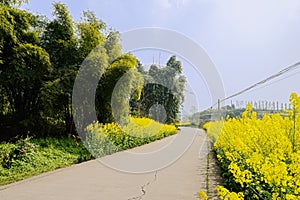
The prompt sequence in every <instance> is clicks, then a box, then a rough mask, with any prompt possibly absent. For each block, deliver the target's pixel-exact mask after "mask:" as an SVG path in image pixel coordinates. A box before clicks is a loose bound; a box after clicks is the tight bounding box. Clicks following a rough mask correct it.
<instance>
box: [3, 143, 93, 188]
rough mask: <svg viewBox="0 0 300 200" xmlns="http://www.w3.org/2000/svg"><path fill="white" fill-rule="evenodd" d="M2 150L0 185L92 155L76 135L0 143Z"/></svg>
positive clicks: (80, 160)
mask: <svg viewBox="0 0 300 200" xmlns="http://www.w3.org/2000/svg"><path fill="white" fill-rule="evenodd" d="M0 151H1V154H0V185H4V184H8V183H11V182H15V181H18V180H22V179H24V178H27V177H30V176H33V175H37V174H40V173H43V172H46V171H50V170H54V169H57V168H61V167H66V166H69V165H72V164H74V163H79V162H83V161H86V160H89V159H91V158H92V157H91V155H90V153H89V152H88V151H87V150H86V149H85V148H84V146H83V145H82V143H81V142H79V141H78V140H77V139H75V138H43V139H30V138H25V139H20V140H18V141H17V142H15V143H1V144H0Z"/></svg>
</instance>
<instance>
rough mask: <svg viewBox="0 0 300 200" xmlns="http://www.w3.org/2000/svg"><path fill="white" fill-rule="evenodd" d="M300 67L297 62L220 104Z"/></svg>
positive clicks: (299, 63)
mask: <svg viewBox="0 0 300 200" xmlns="http://www.w3.org/2000/svg"><path fill="white" fill-rule="evenodd" d="M299 66H300V62H297V63H295V64H293V65H290V66H288V67H286V68H284V69H283V70H281V71H279V72H277V73H276V74H274V75H272V76H270V77H268V78H266V79H264V80H262V81H259V82H257V83H255V84H253V85H251V86H249V87H247V88H245V89H243V90H241V91H239V92H236V93H234V94H232V95H230V96H228V97H226V98H224V99H221V100H220V102H223V101H225V100H228V99H231V98H233V97H236V96H239V95H241V94H243V93H245V92H247V91H249V90H252V89H253V88H255V87H258V86H260V85H263V84H265V83H267V82H269V81H271V80H272V79H275V78H277V77H279V76H281V75H283V74H285V73H287V72H290V71H292V70H294V69H296V68H298V67H299ZM216 104H218V103H216ZM216 104H214V105H213V106H215V105H216ZM213 106H212V107H213Z"/></svg>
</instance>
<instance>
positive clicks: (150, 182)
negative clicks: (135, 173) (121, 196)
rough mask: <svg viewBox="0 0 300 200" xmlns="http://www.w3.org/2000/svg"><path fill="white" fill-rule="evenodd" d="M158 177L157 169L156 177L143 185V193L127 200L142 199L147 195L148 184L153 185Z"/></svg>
mask: <svg viewBox="0 0 300 200" xmlns="http://www.w3.org/2000/svg"><path fill="white" fill-rule="evenodd" d="M156 179H157V171H155V174H154V179H153V180H151V181H148V182H147V183H146V184H144V185H142V186H141V192H142V194H141V195H139V196H136V197H132V198H129V199H127V200H141V199H142V198H143V197H144V196H145V195H146V189H145V188H146V187H147V186H149V185H151V184H152V183H154V182H155V181H156Z"/></svg>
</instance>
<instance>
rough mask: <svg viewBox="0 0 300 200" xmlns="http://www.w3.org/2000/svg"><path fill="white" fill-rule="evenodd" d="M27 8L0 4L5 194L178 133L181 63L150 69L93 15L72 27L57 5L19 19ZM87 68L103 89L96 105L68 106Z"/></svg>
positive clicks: (0, 148)
mask: <svg viewBox="0 0 300 200" xmlns="http://www.w3.org/2000/svg"><path fill="white" fill-rule="evenodd" d="M26 2H27V1H23V0H14V1H8V0H0V184H1V185H3V184H7V183H11V182H14V181H17V180H21V179H24V178H26V177H30V176H33V175H37V174H40V173H43V172H46V171H50V170H54V169H57V168H61V167H66V166H69V165H72V164H75V163H79V162H82V161H86V160H89V159H92V158H95V157H96V158H97V157H99V156H103V155H107V154H111V153H113V152H116V151H121V150H125V149H128V148H133V147H136V146H139V145H143V144H146V143H149V142H152V141H154V140H158V139H161V138H163V137H167V136H169V135H172V134H175V133H176V132H177V129H176V127H175V126H174V125H175V123H177V122H178V112H179V108H180V106H181V105H182V103H183V100H184V96H183V94H184V87H185V82H186V80H185V77H184V76H183V74H182V64H181V62H180V61H178V60H177V58H176V56H171V57H170V58H169V59H168V61H167V62H166V63H165V65H164V66H157V65H155V64H153V65H151V66H150V68H149V69H146V68H145V67H144V66H143V64H142V63H141V62H140V61H139V60H138V59H137V58H136V57H135V56H133V55H132V54H130V53H129V52H122V51H121V49H122V47H121V45H120V39H119V33H118V31H116V30H114V29H113V28H112V27H109V26H108V25H107V24H106V23H105V22H103V21H102V20H101V19H98V18H97V17H96V15H95V13H93V12H92V11H84V12H83V13H82V17H81V19H80V20H79V21H74V20H73V18H72V16H71V13H69V11H68V8H67V6H66V5H64V4H62V3H53V8H52V9H53V16H52V17H51V18H47V17H46V16H42V15H37V14H34V13H31V12H30V11H26V10H22V9H21V5H22V4H23V3H26ZM82 65H88V66H89V67H90V68H89V69H91V71H88V72H89V73H90V76H91V77H93V78H95V79H97V80H99V82H98V85H97V88H96V93H95V98H90V99H87V98H86V96H84V95H83V96H82V99H72V98H71V97H72V94H73V85H74V82H75V79H76V77H77V75H78V72H79V70H80V68H81V67H82ZM128 72H129V73H128ZM124 76H125V77H126V78H124V82H123V84H121V86H119V87H118V89H117V90H115V86H116V85H117V83H118V81H119V80H120V79H121V78H122V77H124ZM82 83H83V84H82V90H85V89H86V88H85V87H88V81H86V80H83V82H82ZM88 89H89V88H88ZM113 95H116V97H117V98H116V102H114V103H116V105H117V106H116V109H117V111H118V113H117V114H116V113H113V110H112V106H113V105H112V102H111V99H112V97H113ZM75 101H78V102H84V103H86V105H89V103H91V101H93V102H95V108H93V109H94V110H95V111H96V117H97V121H96V122H95V120H94V119H93V120H92V119H90V118H89V116H86V115H81V114H82V113H80V112H81V111H82V110H81V107H80V106H79V107H77V108H74V107H72V106H73V104H72V102H75ZM159 105H161V106H159ZM162 107H163V108H164V109H162ZM86 113H88V112H86ZM114 114H115V115H114ZM75 115H77V116H80V117H81V118H80V119H82V120H79V121H75V120H74V119H75V118H74V116H75ZM149 118H151V119H153V120H150V119H149ZM77 119H79V118H78V117H77ZM75 124H77V125H78V124H79V125H80V127H79V129H80V131H79V132H80V133H81V132H84V135H80V134H79V133H78V132H77V131H78V130H76V129H78V127H75ZM121 124H122V125H121ZM148 124H149V125H148ZM78 135H80V137H79V136H78ZM107 144H108V145H107ZM105 148H107V149H105Z"/></svg>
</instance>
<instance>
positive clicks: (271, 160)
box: [204, 93, 300, 200]
mask: <svg viewBox="0 0 300 200" xmlns="http://www.w3.org/2000/svg"><path fill="white" fill-rule="evenodd" d="M290 104H291V106H292V108H291V110H287V111H285V112H286V114H285V115H281V114H279V113H277V114H268V115H264V116H263V117H262V118H258V117H257V113H256V112H255V111H253V110H252V106H251V105H248V106H247V108H246V110H245V112H244V113H243V114H242V117H241V118H229V117H228V118H227V119H226V120H223V121H215V122H209V123H207V124H206V125H204V127H205V129H206V130H207V132H208V135H209V137H211V138H212V141H213V142H214V150H215V152H216V154H217V158H218V161H219V166H220V168H221V169H222V171H223V172H222V176H223V180H224V182H223V185H222V186H218V187H217V191H218V193H219V195H220V198H221V199H290V200H291V199H299V196H300V172H299V161H300V159H299V158H300V140H299V138H300V137H299V136H300V135H299V134H300V129H299V127H300V126H299V124H300V114H299V111H300V97H299V96H298V95H297V94H295V93H293V94H291V97H290Z"/></svg>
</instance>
